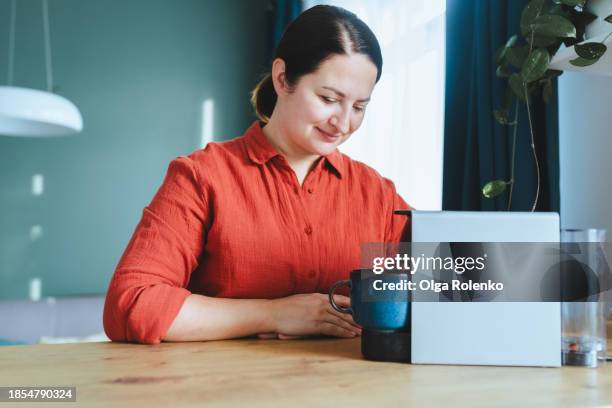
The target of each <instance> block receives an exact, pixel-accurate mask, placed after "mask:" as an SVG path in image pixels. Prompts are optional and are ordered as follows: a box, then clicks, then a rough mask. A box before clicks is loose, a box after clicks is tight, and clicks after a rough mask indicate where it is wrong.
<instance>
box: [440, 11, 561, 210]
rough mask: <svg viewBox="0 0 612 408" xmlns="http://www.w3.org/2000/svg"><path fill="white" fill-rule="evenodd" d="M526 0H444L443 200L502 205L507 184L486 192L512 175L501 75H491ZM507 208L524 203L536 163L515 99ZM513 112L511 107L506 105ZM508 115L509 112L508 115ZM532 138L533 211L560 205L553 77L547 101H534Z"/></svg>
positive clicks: (477, 206)
mask: <svg viewBox="0 0 612 408" xmlns="http://www.w3.org/2000/svg"><path fill="white" fill-rule="evenodd" d="M526 3H527V1H526V0H494V1H491V0H447V11H446V95H445V125H444V127H445V130H444V182H443V208H444V209H445V210H473V211H478V210H485V211H495V210H506V209H507V206H508V196H509V194H508V190H507V191H506V192H505V193H503V194H502V195H500V196H498V197H495V198H485V197H484V196H483V195H482V187H483V185H484V184H485V183H487V182H488V181H491V180H496V179H502V180H509V179H510V171H511V160H510V156H511V149H512V128H511V127H508V126H502V125H500V124H498V123H497V122H496V121H495V119H494V118H493V114H492V112H493V110H495V109H498V108H499V107H500V106H501V104H502V99H503V95H504V91H505V86H506V85H505V81H502V80H501V79H499V78H497V77H496V75H495V68H496V67H495V52H496V51H497V49H498V48H499V47H500V46H502V45H503V44H505V42H506V41H507V39H508V38H509V37H510V36H511V35H513V34H516V33H518V32H519V20H520V15H521V12H522V10H523V7H524V6H525V4H526ZM519 107H520V108H519V125H518V131H517V143H516V156H515V184H514V191H513V194H512V206H511V210H513V211H529V210H530V209H531V206H532V203H533V201H534V198H535V193H536V167H535V162H534V159H533V154H532V152H531V147H530V145H531V139H530V138H531V136H530V132H529V126H528V121H527V110H526V108H525V104H524V103H522V102H521V103H519ZM512 115H513V112H512ZM512 115H511V116H512ZM532 118H533V120H534V123H533V124H534V131H535V146H536V150H537V154H538V160H539V164H540V166H539V167H540V171H541V181H540V197H539V200H538V206H537V208H536V210H537V211H559V146H558V139H559V136H558V134H559V131H558V102H557V84H556V81H555V82H554V83H553V96H552V98H550V100H549V103H548V104H545V103H544V101H543V100H542V99H541V98H539V97H538V98H534V99H533V103H532Z"/></svg>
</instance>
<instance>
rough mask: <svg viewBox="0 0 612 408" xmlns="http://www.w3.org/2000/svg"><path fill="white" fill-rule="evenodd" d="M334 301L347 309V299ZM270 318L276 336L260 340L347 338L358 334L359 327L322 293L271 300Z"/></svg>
mask: <svg viewBox="0 0 612 408" xmlns="http://www.w3.org/2000/svg"><path fill="white" fill-rule="evenodd" d="M334 301H335V302H336V303H337V304H338V305H340V306H345V307H348V306H350V298H348V297H346V296H343V295H334ZM270 314H271V318H272V321H273V325H274V327H275V332H274V333H262V334H260V335H259V337H260V338H274V337H278V338H279V339H291V338H299V337H303V336H311V335H320V334H324V335H328V336H335V337H348V338H350V337H355V336H358V335H360V334H361V327H360V326H359V325H357V323H355V321H354V320H353V317H352V316H351V315H350V314H344V313H340V312H337V311H336V310H334V309H333V308H332V307H331V305H330V304H329V298H328V296H327V295H324V294H321V293H308V294H300V295H293V296H288V297H284V298H280V299H274V300H271V301H270Z"/></svg>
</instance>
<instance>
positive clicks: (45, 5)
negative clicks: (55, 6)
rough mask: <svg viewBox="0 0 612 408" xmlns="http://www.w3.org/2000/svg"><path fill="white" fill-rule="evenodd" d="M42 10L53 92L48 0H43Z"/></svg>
mask: <svg viewBox="0 0 612 408" xmlns="http://www.w3.org/2000/svg"><path fill="white" fill-rule="evenodd" d="M13 1H14V0H13ZM42 11H43V30H44V34H45V67H46V73H47V91H49V92H53V68H52V67H51V35H50V34H49V6H48V2H47V0H42Z"/></svg>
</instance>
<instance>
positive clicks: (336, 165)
mask: <svg viewBox="0 0 612 408" xmlns="http://www.w3.org/2000/svg"><path fill="white" fill-rule="evenodd" d="M244 136H245V137H244V140H245V144H246V149H247V154H248V155H249V158H250V159H251V161H252V162H253V163H256V164H265V163H267V162H268V161H269V160H270V159H272V158H273V157H275V156H279V155H280V153H279V152H278V151H277V150H276V148H275V147H274V146H272V144H271V143H270V141H269V140H268V138H267V137H266V135H265V134H264V132H263V130H262V129H261V125H260V123H259V121H255V122H253V124H252V125H251V126H250V127H249V128H248V129H247V131H246V133H245V135H244ZM323 157H324V160H325V162H326V164H328V165H329V166H330V167H331V168H333V169H334V170H335V171H336V173H337V174H338V176H339V177H342V172H343V169H344V167H343V158H342V154H341V153H340V151H339V150H338V149H335V150H334V151H333V152H331V153H330V154H328V155H326V156H323Z"/></svg>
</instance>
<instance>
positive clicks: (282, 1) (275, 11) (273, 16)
mask: <svg viewBox="0 0 612 408" xmlns="http://www.w3.org/2000/svg"><path fill="white" fill-rule="evenodd" d="M302 7H303V6H302V1H301V0H271V2H270V9H269V10H270V12H269V18H268V21H269V26H268V37H269V42H268V60H269V61H270V62H272V58H273V56H274V50H275V49H276V46H277V45H278V43H279V41H280V39H281V37H282V36H283V32H284V31H285V28H287V26H288V25H289V23H291V22H292V21H293V20H295V18H296V17H297V16H299V15H300V13H301V12H302Z"/></svg>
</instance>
